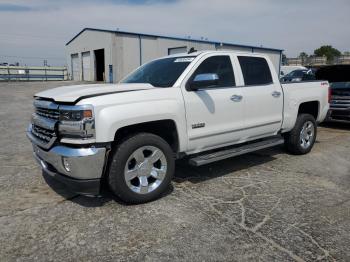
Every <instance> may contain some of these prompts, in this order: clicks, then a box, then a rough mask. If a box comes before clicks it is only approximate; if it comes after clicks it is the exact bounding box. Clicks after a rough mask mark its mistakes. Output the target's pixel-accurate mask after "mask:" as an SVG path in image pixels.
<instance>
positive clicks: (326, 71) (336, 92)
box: [316, 65, 350, 122]
mask: <svg viewBox="0 0 350 262" xmlns="http://www.w3.org/2000/svg"><path fill="white" fill-rule="evenodd" d="M316 78H317V79H323V80H327V81H329V83H330V86H331V97H330V109H329V112H328V116H327V120H328V121H347V122H349V121H350V65H333V66H325V67H322V68H320V69H319V70H318V71H317V72H316Z"/></svg>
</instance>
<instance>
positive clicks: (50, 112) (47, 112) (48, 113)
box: [35, 107, 60, 120]
mask: <svg viewBox="0 0 350 262" xmlns="http://www.w3.org/2000/svg"><path fill="white" fill-rule="evenodd" d="M35 113H36V114H37V115H39V116H42V117H46V118H50V119H53V120H59V118H60V113H59V111H58V110H57V109H49V108H40V107H37V108H36V109H35Z"/></svg>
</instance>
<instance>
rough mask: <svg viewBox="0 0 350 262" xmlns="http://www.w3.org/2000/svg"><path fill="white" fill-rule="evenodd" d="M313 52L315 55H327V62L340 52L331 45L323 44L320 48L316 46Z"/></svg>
mask: <svg viewBox="0 0 350 262" xmlns="http://www.w3.org/2000/svg"><path fill="white" fill-rule="evenodd" d="M314 54H315V55H316V56H325V57H327V62H332V61H333V59H334V57H336V56H340V55H341V52H340V51H339V50H338V49H336V48H334V47H333V46H331V45H323V46H321V47H320V48H317V49H316V50H315V51H314Z"/></svg>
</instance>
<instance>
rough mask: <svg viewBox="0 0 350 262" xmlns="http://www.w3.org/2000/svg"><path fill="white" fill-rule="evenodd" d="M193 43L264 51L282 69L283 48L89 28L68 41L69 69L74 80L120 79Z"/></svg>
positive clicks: (197, 46)
mask: <svg viewBox="0 0 350 262" xmlns="http://www.w3.org/2000/svg"><path fill="white" fill-rule="evenodd" d="M192 47H193V48H194V49H195V50H198V51H200V50H236V51H243V52H254V53H263V54H266V55H268V56H269V57H270V59H271V60H272V62H273V63H274V65H275V67H276V70H277V71H279V70H280V65H281V57H282V50H280V49H273V48H265V47H256V46H247V45H237V44H231V43H221V42H213V41H205V40H195V39H186V38H176V37H169V36H159V35H149V34H141V33H131V32H122V31H112V30H102V29H94V28H85V29H83V30H82V31H80V32H79V33H78V34H77V35H76V36H75V37H74V38H73V39H72V40H70V41H69V42H68V43H67V44H66V54H67V64H68V73H69V74H70V78H71V79H73V80H79V81H80V80H83V81H105V82H108V83H113V82H118V81H119V80H121V79H122V78H123V77H124V76H126V75H127V74H128V73H130V72H131V71H132V70H134V69H135V68H137V67H139V66H140V65H142V64H144V63H146V62H148V61H150V60H153V59H155V58H158V57H162V56H166V55H169V54H176V53H184V52H187V51H188V50H190V49H191V48H192ZM277 73H279V72H277Z"/></svg>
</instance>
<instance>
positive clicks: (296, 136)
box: [284, 114, 317, 155]
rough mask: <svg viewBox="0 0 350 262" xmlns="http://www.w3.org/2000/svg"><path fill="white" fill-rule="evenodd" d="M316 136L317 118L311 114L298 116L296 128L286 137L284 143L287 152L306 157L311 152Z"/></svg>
mask: <svg viewBox="0 0 350 262" xmlns="http://www.w3.org/2000/svg"><path fill="white" fill-rule="evenodd" d="M309 125H310V127H309ZM303 128H304V129H303ZM305 130H306V131H305ZM316 136H317V125H316V121H315V118H314V117H313V116H312V115H310V114H300V115H298V118H297V120H296V123H295V126H294V128H293V129H292V130H291V131H290V132H289V133H287V134H286V135H285V137H284V138H285V140H284V141H285V142H284V143H285V146H286V148H287V151H289V152H290V153H292V154H294V155H304V154H307V153H309V152H310V151H311V149H312V147H313V145H314V143H315V140H316ZM306 138H309V139H306Z"/></svg>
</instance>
